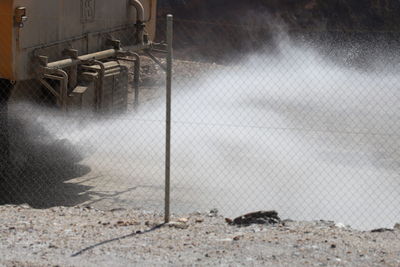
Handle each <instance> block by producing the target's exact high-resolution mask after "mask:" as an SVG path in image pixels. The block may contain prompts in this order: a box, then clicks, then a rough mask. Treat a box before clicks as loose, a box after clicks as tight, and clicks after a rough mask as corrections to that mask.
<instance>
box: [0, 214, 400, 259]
mask: <svg viewBox="0 0 400 267" xmlns="http://www.w3.org/2000/svg"><path fill="white" fill-rule="evenodd" d="M0 212H1V215H2V216H1V219H0V222H1V223H0V266H128V265H142V266H143V265H146V266H153V265H171V266H182V265H194V266H196V265H222V266H241V265H252V266H279V265H282V266H295V265H296V266H299V265H304V266H399V264H400V243H399V242H398V240H399V238H400V230H399V229H394V230H386V231H385V230H382V231H380V232H374V233H373V232H360V231H356V230H353V229H350V228H347V227H345V226H343V225H340V224H335V223H333V222H327V221H315V222H294V221H283V222H282V223H280V224H277V225H251V226H248V227H237V226H230V225H228V224H227V223H226V222H225V220H224V218H223V217H221V216H218V214H216V213H209V214H200V213H196V214H190V215H188V216H184V217H179V218H176V217H174V218H173V219H174V221H175V222H174V223H171V224H169V225H160V223H161V222H162V221H163V217H162V215H161V214H157V213H153V212H147V211H143V210H142V211H138V210H123V209H119V210H112V211H100V210H95V209H92V208H80V207H74V208H64V207H58V208H52V209H46V210H35V209H31V208H30V207H29V206H2V207H0Z"/></svg>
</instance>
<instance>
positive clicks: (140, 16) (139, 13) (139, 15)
mask: <svg viewBox="0 0 400 267" xmlns="http://www.w3.org/2000/svg"><path fill="white" fill-rule="evenodd" d="M129 4H130V5H131V6H133V7H134V8H135V9H136V21H140V22H144V7H143V5H142V3H140V1H138V0H130V2H129Z"/></svg>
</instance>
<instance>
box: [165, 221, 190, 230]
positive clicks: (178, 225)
mask: <svg viewBox="0 0 400 267" xmlns="http://www.w3.org/2000/svg"><path fill="white" fill-rule="evenodd" d="M168 226H169V227H171V228H176V229H187V228H188V227H189V225H187V224H186V223H183V222H170V223H168Z"/></svg>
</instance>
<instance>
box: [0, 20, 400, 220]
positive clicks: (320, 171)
mask: <svg viewBox="0 0 400 267" xmlns="http://www.w3.org/2000/svg"><path fill="white" fill-rule="evenodd" d="M263 23H264V21H262V22H257V23H255V24H254V25H247V24H246V25H243V24H237V25H233V24H231V23H224V22H218V21H214V22H212V23H211V22H203V21H188V20H175V24H174V25H175V26H174V27H175V35H174V37H175V44H174V46H175V61H174V73H173V74H174V81H173V108H172V114H173V115H172V117H173V121H172V155H171V179H172V195H171V197H172V211H173V212H174V213H186V212H193V211H205V210H210V209H212V208H217V209H218V210H219V211H220V212H221V213H222V214H223V215H225V216H228V217H229V216H236V215H241V214H243V213H246V212H250V211H255V210H272V209H274V210H277V211H279V212H280V214H281V216H282V217H283V218H292V219H297V220H314V219H327V220H335V221H339V222H343V223H346V224H351V225H352V226H353V227H357V228H372V227H382V226H392V225H393V224H394V222H396V221H398V218H399V212H398V206H399V204H400V197H399V195H398V186H399V184H398V183H399V159H400V155H399V138H398V133H399V126H400V125H399V109H398V104H397V103H398V102H399V90H398V89H399V88H398V84H399V83H398V82H399V81H398V77H399V76H398V73H399V67H398V59H399V58H398V55H397V54H398V53H397V52H396V48H397V46H398V44H397V40H398V38H397V37H398V36H397V35H398V34H397V33H370V32H367V33H350V34H349V33H341V32H329V33H328V32H321V31H314V32H310V31H308V32H305V31H298V30H296V31H293V30H291V29H287V28H285V27H284V26H281V24H279V23H272V24H271V23H269V24H265V25H264V24H263ZM164 24H165V21H163V20H160V21H159V25H161V26H159V31H158V36H159V38H160V36H161V38H162V36H165V32H164V31H163V29H164ZM260 25H263V26H262V27H261V26H260ZM0 38H1V37H0ZM155 56H156V57H157V58H158V59H159V60H160V61H161V62H162V63H163V64H165V60H164V55H163V54H162V53H156V52H155ZM141 59H142V67H141V79H140V83H141V87H140V95H139V106H138V107H136V108H134V105H133V103H134V97H133V95H134V92H133V88H132V86H131V84H132V81H133V77H132V73H133V66H132V64H130V63H126V62H125V63H122V62H121V64H125V65H126V66H127V69H128V72H129V84H130V85H129V89H128V90H129V93H128V103H127V106H128V108H127V110H126V112H124V113H122V114H117V115H109V114H102V115H99V114H96V113H93V112H87V111H85V110H81V111H79V112H67V113H65V112H63V111H61V110H59V109H58V108H57V107H56V106H57V105H56V103H55V100H54V98H52V97H51V95H50V94H49V93H48V91H46V90H45V89H44V88H43V87H41V86H39V85H38V84H36V83H35V82H32V81H29V82H20V83H18V84H17V85H16V88H14V90H13V92H12V94H11V97H10V100H9V101H8V120H7V121H6V120H5V118H4V117H5V116H4V115H2V120H1V123H2V124H1V129H2V131H1V133H2V136H1V138H2V140H6V137H5V136H6V135H8V136H9V138H8V139H9V142H8V144H7V142H3V143H2V145H1V150H2V151H4V152H3V153H2V155H6V153H8V152H7V151H9V154H10V156H9V157H3V158H4V159H2V169H1V171H2V173H1V175H2V181H1V185H2V193H1V203H3V204H10V203H11V204H20V203H28V204H30V205H31V206H33V207H35V208H48V207H52V206H55V205H63V206H73V205H88V206H94V207H98V208H100V209H116V208H142V209H148V210H158V211H162V209H163V201H164V167H165V166H164V162H165V161H164V160H165V154H164V146H165V77H164V72H163V70H162V68H161V67H160V66H158V65H157V64H155V63H154V62H153V61H152V60H151V59H149V58H148V57H146V55H145V54H141ZM0 64H1V63H0ZM2 83H3V86H2V92H1V93H2V94H3V95H4V94H5V91H4V90H3V88H5V87H6V86H7V81H5V80H4V81H2ZM5 98H6V97H3V98H2V99H5ZM0 112H1V113H2V114H5V113H6V112H5V108H4V105H2V110H1V111H0ZM5 124H7V127H5ZM3 162H4V164H3ZM4 166H6V167H4Z"/></svg>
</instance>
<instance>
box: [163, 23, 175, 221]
mask: <svg viewBox="0 0 400 267" xmlns="http://www.w3.org/2000/svg"><path fill="white" fill-rule="evenodd" d="M172 41H173V16H172V15H167V44H168V49H167V51H168V54H167V73H166V74H167V75H166V80H167V81H166V82H167V86H166V89H167V96H166V98H167V105H166V110H167V112H166V113H167V114H166V142H165V215H164V216H165V223H169V221H170V219H171V218H170V217H171V207H170V205H171V204H170V202H171V196H170V195H171V117H172V112H171V108H172V103H171V102H172V92H171V91H172V53H173V51H172Z"/></svg>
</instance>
